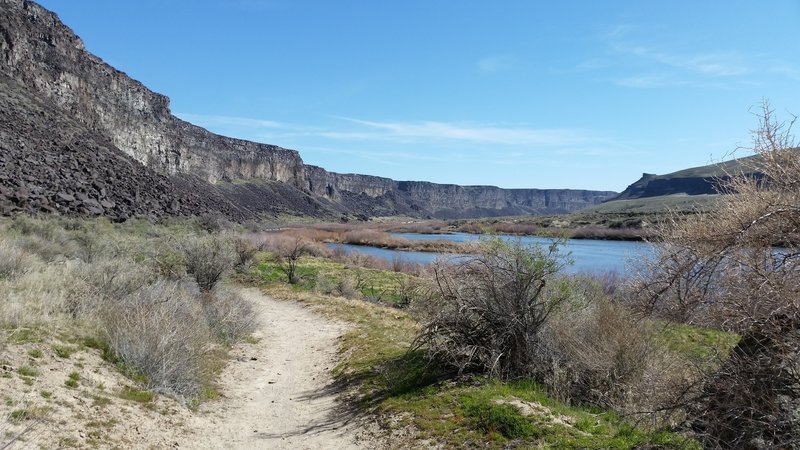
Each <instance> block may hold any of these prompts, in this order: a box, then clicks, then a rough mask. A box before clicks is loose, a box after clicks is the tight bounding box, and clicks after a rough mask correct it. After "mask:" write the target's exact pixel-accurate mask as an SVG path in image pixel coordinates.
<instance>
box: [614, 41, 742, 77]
mask: <svg viewBox="0 0 800 450" xmlns="http://www.w3.org/2000/svg"><path fill="white" fill-rule="evenodd" d="M614 48H615V49H616V50H617V51H620V52H622V53H627V54H631V55H634V56H637V57H639V58H644V59H649V60H651V61H655V62H658V63H660V64H663V65H666V66H669V67H673V68H677V69H684V70H688V71H690V72H694V73H696V74H700V75H705V76H710V77H732V76H739V75H744V74H747V73H749V72H750V69H749V67H747V65H746V64H745V63H744V57H743V56H742V55H740V54H738V53H736V52H708V53H699V54H692V55H685V54H672V53H668V52H664V51H658V50H655V49H652V48H648V47H643V46H629V45H625V44H615V45H614Z"/></svg>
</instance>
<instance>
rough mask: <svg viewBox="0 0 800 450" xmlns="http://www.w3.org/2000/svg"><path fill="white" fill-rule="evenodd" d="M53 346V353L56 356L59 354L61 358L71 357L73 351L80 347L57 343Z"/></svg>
mask: <svg viewBox="0 0 800 450" xmlns="http://www.w3.org/2000/svg"><path fill="white" fill-rule="evenodd" d="M52 348H53V353H54V354H55V355H56V356H58V357H59V358H64V359H69V357H70V356H72V354H73V353H75V352H76V351H78V349H77V348H76V347H73V346H71V345H60V344H56V345H53V347H52Z"/></svg>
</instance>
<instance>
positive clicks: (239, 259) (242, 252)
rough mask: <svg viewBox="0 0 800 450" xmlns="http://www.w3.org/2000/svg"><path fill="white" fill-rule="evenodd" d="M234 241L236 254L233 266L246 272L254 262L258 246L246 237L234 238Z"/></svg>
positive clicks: (239, 270)
mask: <svg viewBox="0 0 800 450" xmlns="http://www.w3.org/2000/svg"><path fill="white" fill-rule="evenodd" d="M232 242H233V252H234V255H235V262H234V263H233V268H234V269H235V270H236V271H238V272H244V271H246V270H247V269H248V268H250V266H251V265H252V264H253V261H254V260H255V256H256V253H257V252H258V247H257V246H256V245H253V244H252V243H251V242H250V241H248V240H247V239H244V238H234V239H233V240H232Z"/></svg>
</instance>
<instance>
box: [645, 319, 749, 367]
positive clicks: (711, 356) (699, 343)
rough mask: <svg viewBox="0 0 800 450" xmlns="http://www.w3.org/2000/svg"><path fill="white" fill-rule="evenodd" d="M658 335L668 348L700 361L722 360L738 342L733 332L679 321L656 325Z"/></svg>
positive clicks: (737, 337)
mask: <svg viewBox="0 0 800 450" xmlns="http://www.w3.org/2000/svg"><path fill="white" fill-rule="evenodd" d="M657 326H660V327H662V328H661V330H660V331H659V333H658V335H659V336H660V340H661V342H662V343H663V344H664V345H666V346H667V348H669V349H670V350H672V351H674V352H677V353H679V354H681V355H684V356H686V357H689V358H691V359H694V360H700V361H710V362H714V361H722V360H724V359H725V358H727V356H728V353H730V351H731V350H732V349H733V347H734V346H736V344H737V343H738V342H739V336H738V335H736V334H734V333H727V332H725V331H720V330H714V329H711V328H701V327H695V326H691V325H686V324H680V323H669V324H661V325H657Z"/></svg>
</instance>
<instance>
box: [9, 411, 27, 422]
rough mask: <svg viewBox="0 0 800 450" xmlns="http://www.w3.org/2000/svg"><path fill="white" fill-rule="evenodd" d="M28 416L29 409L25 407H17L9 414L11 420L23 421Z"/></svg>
mask: <svg viewBox="0 0 800 450" xmlns="http://www.w3.org/2000/svg"><path fill="white" fill-rule="evenodd" d="M27 418H28V411H27V410H24V409H15V410H14V411H11V413H10V414H9V415H8V420H9V422H22V421H23V420H25V419H27Z"/></svg>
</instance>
